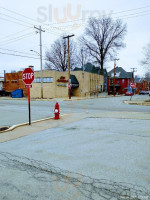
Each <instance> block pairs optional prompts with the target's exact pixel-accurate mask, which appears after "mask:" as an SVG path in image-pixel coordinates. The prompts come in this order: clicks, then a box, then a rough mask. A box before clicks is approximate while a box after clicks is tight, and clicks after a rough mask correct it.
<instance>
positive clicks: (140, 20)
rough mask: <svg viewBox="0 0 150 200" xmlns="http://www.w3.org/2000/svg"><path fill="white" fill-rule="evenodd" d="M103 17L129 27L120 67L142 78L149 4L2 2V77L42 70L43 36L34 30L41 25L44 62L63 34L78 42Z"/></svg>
mask: <svg viewBox="0 0 150 200" xmlns="http://www.w3.org/2000/svg"><path fill="white" fill-rule="evenodd" d="M103 14H106V15H109V16H112V17H113V18H114V19H117V18H120V19H122V20H123V22H124V23H127V35H126V37H125V40H124V41H125V43H126V48H124V49H122V50H120V51H119V52H118V55H117V57H118V58H119V61H117V66H119V67H123V68H124V69H125V70H126V71H131V68H137V72H136V73H135V74H136V75H140V76H142V75H143V74H144V73H145V70H144V69H143V67H142V66H141V65H140V60H142V58H143V47H144V46H146V45H147V44H148V43H150V25H149V22H150V2H149V0H132V1H131V0H121V1H120V0H113V1H112V0H105V1H102V0H87V1H81V0H76V1H73V0H72V1H67V0H66V1H64V0H55V2H54V1H48V0H42V1H41V0H32V1H31V0H26V1H24V0H22V1H20V0H13V1H12V0H7V1H6V0H0V25H1V31H0V76H2V75H3V72H4V70H6V72H11V71H14V70H16V71H18V70H22V69H24V68H26V67H28V66H30V65H32V66H34V69H35V70H40V59H39V55H38V54H39V53H40V46H39V42H40V36H39V33H37V30H36V29H35V28H34V26H37V27H38V26H40V25H41V26H42V29H43V30H45V32H42V44H43V48H42V50H43V58H44V57H45V52H46V51H47V50H48V49H50V46H51V45H52V44H53V42H54V41H55V40H56V39H58V38H59V37H60V36H62V34H75V37H74V39H75V40H76V39H77V38H78V37H79V36H81V35H82V34H83V33H84V28H85V24H86V22H87V19H88V17H92V16H95V17H99V16H101V15H103ZM30 50H34V51H35V52H33V51H32V52H31V51H30ZM8 54H11V55H8ZM20 55H21V56H22V57H20ZM44 63H45V61H44V60H43V65H44ZM113 66H114V63H113V61H111V62H108V63H107V64H106V68H107V69H108V71H109V70H111V69H112V68H113Z"/></svg>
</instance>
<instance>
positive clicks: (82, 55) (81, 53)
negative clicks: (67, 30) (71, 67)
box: [81, 49, 84, 72]
mask: <svg viewBox="0 0 150 200" xmlns="http://www.w3.org/2000/svg"><path fill="white" fill-rule="evenodd" d="M81 56H82V71H83V72H84V58H83V49H81Z"/></svg>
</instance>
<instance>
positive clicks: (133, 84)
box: [130, 83, 136, 101]
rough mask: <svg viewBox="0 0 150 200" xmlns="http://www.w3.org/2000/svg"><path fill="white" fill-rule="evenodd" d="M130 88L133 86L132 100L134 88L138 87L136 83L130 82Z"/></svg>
mask: <svg viewBox="0 0 150 200" xmlns="http://www.w3.org/2000/svg"><path fill="white" fill-rule="evenodd" d="M130 88H132V95H131V98H130V101H131V99H132V96H133V89H134V90H135V88H136V83H130Z"/></svg>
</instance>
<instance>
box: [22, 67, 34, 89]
mask: <svg viewBox="0 0 150 200" xmlns="http://www.w3.org/2000/svg"><path fill="white" fill-rule="evenodd" d="M22 80H23V82H24V83H25V84H26V85H30V84H31V83H32V82H33V81H34V71H33V70H32V69H31V68H26V69H25V70H24V72H23V73H22Z"/></svg>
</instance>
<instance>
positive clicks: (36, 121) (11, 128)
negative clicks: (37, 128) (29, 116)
mask: <svg viewBox="0 0 150 200" xmlns="http://www.w3.org/2000/svg"><path fill="white" fill-rule="evenodd" d="M65 115H67V114H64V115H60V117H63V116H65ZM49 119H54V117H48V118H45V119H38V120H35V121H32V122H31V123H32V124H34V123H38V122H42V121H46V120H49ZM26 125H29V122H26V123H22V124H16V125H13V126H11V127H10V128H8V129H7V130H4V131H0V134H1V133H6V132H9V131H13V130H14V129H16V128H19V127H21V126H26Z"/></svg>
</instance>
